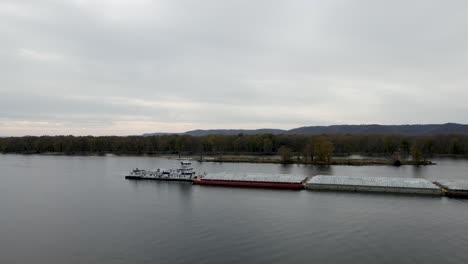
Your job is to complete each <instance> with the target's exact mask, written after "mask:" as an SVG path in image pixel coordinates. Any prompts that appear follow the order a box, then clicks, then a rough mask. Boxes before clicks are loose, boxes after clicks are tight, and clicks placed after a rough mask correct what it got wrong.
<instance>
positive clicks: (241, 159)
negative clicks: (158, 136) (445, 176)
mask: <svg viewBox="0 0 468 264" xmlns="http://www.w3.org/2000/svg"><path fill="white" fill-rule="evenodd" d="M2 154H17V155H46V156H105V155H116V156H134V157H139V156H141V157H167V158H178V159H191V160H196V161H201V162H221V163H223V162H225V163H264V164H305V165H350V166H391V165H394V164H393V161H392V160H390V159H384V158H380V159H379V158H344V157H335V158H333V159H332V160H331V161H330V162H323V161H316V160H315V161H306V160H303V159H296V158H294V159H291V160H290V161H287V162H284V161H282V160H281V158H280V157H279V156H274V155H269V156H260V155H259V156H256V155H252V156H250V155H245V156H244V155H239V156H204V157H203V158H201V159H200V157H199V156H198V155H193V154H183V155H182V154H181V155H178V154H176V153H146V154H142V153H133V152H125V153H109V152H73V153H65V152H42V153H37V152H21V153H2ZM400 165H412V166H428V165H436V163H434V162H432V161H430V160H425V161H419V162H417V161H412V160H402V161H401V164H400Z"/></svg>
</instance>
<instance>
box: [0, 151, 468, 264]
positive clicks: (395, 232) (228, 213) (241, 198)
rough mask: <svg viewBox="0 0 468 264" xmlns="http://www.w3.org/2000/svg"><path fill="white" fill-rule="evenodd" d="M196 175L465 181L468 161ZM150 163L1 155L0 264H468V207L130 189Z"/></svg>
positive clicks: (217, 168) (430, 201)
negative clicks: (129, 176)
mask: <svg viewBox="0 0 468 264" xmlns="http://www.w3.org/2000/svg"><path fill="white" fill-rule="evenodd" d="M436 162H437V163H438V165H436V166H427V167H413V166H401V167H392V166H310V165H296V164H291V165H279V164H240V163H225V164H222V163H209V162H203V163H198V162H194V164H193V165H194V168H195V170H196V171H198V172H208V173H210V172H223V171H226V172H230V173H246V172H252V173H286V174H299V175H305V176H313V175H317V174H329V175H364V176H369V177H372V176H387V177H417V178H424V179H429V180H434V179H440V178H448V179H466V178H467V177H468V176H467V174H466V171H467V169H468V161H466V160H450V159H443V160H442V159H441V160H437V161H436ZM177 166H178V161H177V160H171V159H164V158H154V157H115V156H105V157H101V156H100V157H71V156H35V155H31V156H21V155H0V168H2V172H1V174H0V177H1V180H2V181H1V184H0V232H1V233H0V248H1V253H2V254H0V263H52V264H54V263H104V264H106V263H137V264H138V263H347V264H348V263H354V262H359V263H376V262H378V263H457V264H458V263H467V262H468V254H466V248H468V232H464V231H465V230H467V229H468V223H467V221H466V219H468V200H457V199H447V198H441V197H418V196H414V197H413V196H398V195H376V194H362V193H334V192H310V191H300V192H292V191H279V190H257V189H241V188H216V187H206V186H196V185H195V186H192V185H191V184H190V183H181V182H154V181H128V180H125V179H123V176H124V175H125V174H126V173H128V171H129V170H130V169H131V168H134V167H139V168H148V169H150V168H157V167H166V168H168V167H177Z"/></svg>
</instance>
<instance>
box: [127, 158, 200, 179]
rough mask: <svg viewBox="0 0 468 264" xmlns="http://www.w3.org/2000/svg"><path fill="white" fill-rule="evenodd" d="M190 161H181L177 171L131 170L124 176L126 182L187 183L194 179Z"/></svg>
mask: <svg viewBox="0 0 468 264" xmlns="http://www.w3.org/2000/svg"><path fill="white" fill-rule="evenodd" d="M191 165H192V163H191V162H190V161H181V162H180V168H178V169H157V170H142V169H138V168H136V169H133V170H132V171H130V174H129V175H127V176H125V179H127V180H161V181H189V182H191V181H192V180H193V179H195V178H196V177H195V171H193V168H192V167H191Z"/></svg>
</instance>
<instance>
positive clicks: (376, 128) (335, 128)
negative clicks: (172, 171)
mask: <svg viewBox="0 0 468 264" xmlns="http://www.w3.org/2000/svg"><path fill="white" fill-rule="evenodd" d="M168 134H179V135H191V136H206V135H238V134H244V135H255V134H274V135H279V134H285V135H322V134H328V135H337V134H350V135H405V136H435V135H449V134H468V125H463V124H456V123H446V124H428V125H376V124H372V125H332V126H307V127H299V128H293V129H290V130H282V129H269V128H264V129H208V130H201V129H198V130H192V131H187V132H185V133H147V134H144V135H143V136H158V135H168Z"/></svg>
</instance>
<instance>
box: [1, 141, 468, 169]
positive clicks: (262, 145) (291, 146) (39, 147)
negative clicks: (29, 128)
mask: <svg viewBox="0 0 468 264" xmlns="http://www.w3.org/2000/svg"><path fill="white" fill-rule="evenodd" d="M0 152H2V153H23V154H33V153H39V154H40V153H62V154H104V153H113V154H136V155H143V154H179V155H181V154H183V155H194V156H197V157H198V159H201V160H206V161H217V162H259V163H304V164H329V165H334V164H343V165H386V164H391V161H392V160H400V155H401V156H410V157H411V159H409V160H407V159H402V161H401V163H402V165H429V164H432V163H431V162H430V161H428V158H430V157H432V156H435V155H446V156H457V157H458V156H461V157H468V136H467V135H443V136H399V135H312V136H310V135H272V134H261V135H243V134H238V135H208V136H189V135H161V136H98V137H94V136H40V137H35V136H25V137H4V138H0ZM356 153H359V154H364V155H370V156H372V155H379V156H384V157H388V160H383V159H346V158H336V157H335V158H333V157H334V156H345V155H349V154H356ZM223 155H252V157H242V156H239V157H232V156H229V157H227V156H223ZM268 155H270V156H271V157H264V156H268ZM257 156H258V157H257ZM260 156H262V157H260Z"/></svg>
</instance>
